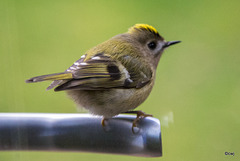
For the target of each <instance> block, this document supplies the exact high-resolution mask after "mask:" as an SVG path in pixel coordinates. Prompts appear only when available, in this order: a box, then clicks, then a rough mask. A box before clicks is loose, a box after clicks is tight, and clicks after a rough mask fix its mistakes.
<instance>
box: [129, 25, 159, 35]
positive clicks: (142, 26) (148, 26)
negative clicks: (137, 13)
mask: <svg viewBox="0 0 240 161" xmlns="http://www.w3.org/2000/svg"><path fill="white" fill-rule="evenodd" d="M135 29H145V30H148V31H151V32H153V33H154V34H158V31H157V30H156V29H155V28H154V27H152V26H150V25H148V24H136V25H134V26H133V27H131V28H130V29H129V30H128V32H129V33H132V32H133V31H134V30H135Z"/></svg>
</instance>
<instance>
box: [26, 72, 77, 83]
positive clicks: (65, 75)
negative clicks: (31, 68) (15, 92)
mask: <svg viewBox="0 0 240 161" xmlns="http://www.w3.org/2000/svg"><path fill="white" fill-rule="evenodd" d="M72 78H73V75H72V73H69V72H63V73H55V74H48V75H42V76H37V77H33V78H30V79H28V80H26V83H35V82H41V81H46V80H51V81H54V80H66V79H72Z"/></svg>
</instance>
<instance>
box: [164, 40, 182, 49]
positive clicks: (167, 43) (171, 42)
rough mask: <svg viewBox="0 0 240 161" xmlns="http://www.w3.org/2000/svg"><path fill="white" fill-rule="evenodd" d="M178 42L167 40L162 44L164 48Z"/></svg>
mask: <svg viewBox="0 0 240 161" xmlns="http://www.w3.org/2000/svg"><path fill="white" fill-rule="evenodd" d="M180 42H181V41H168V42H166V44H165V45H164V48H166V47H169V46H171V45H174V44H178V43H180Z"/></svg>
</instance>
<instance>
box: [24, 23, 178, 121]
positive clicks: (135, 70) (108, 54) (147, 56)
mask: <svg viewBox="0 0 240 161" xmlns="http://www.w3.org/2000/svg"><path fill="white" fill-rule="evenodd" d="M178 42H179V41H172V42H167V41H165V40H164V39H163V37H161V36H160V35H159V33H158V32H157V30H156V29H155V28H153V27H152V26H149V25H146V24H136V25H135V26H133V27H131V28H130V29H129V31H128V32H127V33H124V34H120V35H117V36H114V37H113V38H111V39H109V40H107V41H105V42H103V43H101V44H99V45H97V46H96V47H94V48H92V49H90V50H89V51H87V52H86V54H85V55H83V56H82V57H81V58H80V59H79V60H77V61H76V62H75V63H74V64H73V65H72V66H71V67H69V68H68V69H67V70H66V71H65V72H63V73H56V74H50V75H43V76H39V77H33V78H31V79H29V80H27V81H26V82H27V83H31V82H39V81H45V80H54V81H53V83H52V84H51V85H50V86H49V87H48V88H47V89H52V88H54V87H56V88H55V91H62V90H66V91H67V93H68V95H69V96H70V97H71V98H72V99H73V100H74V101H75V102H76V103H77V105H79V106H80V107H84V108H85V109H87V110H89V111H90V113H92V114H95V115H101V116H103V117H105V118H109V117H112V116H115V115H117V114H119V113H121V112H126V111H129V110H132V109H135V108H136V107H137V106H139V105H140V104H141V103H142V102H143V101H144V100H145V99H146V98H147V97H148V95H149V94H150V92H151V90H152V87H153V85H154V80H155V74H156V68H157V64H158V62H159V59H160V57H161V55H162V52H163V51H164V49H166V48H167V47H168V46H170V45H173V44H176V43H178Z"/></svg>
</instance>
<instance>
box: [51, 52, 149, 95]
mask: <svg viewBox="0 0 240 161" xmlns="http://www.w3.org/2000/svg"><path fill="white" fill-rule="evenodd" d="M83 59H84V58H81V59H79V60H78V61H76V62H75V63H74V64H73V65H72V66H71V67H70V68H69V69H67V70H66V72H67V73H72V76H71V77H69V79H64V80H56V81H54V82H53V83H52V84H51V85H50V86H49V87H48V89H49V88H53V87H55V86H57V85H58V87H57V88H55V91H62V90H104V89H109V88H141V87H143V86H145V85H146V84H148V83H149V82H150V81H151V78H152V73H151V70H150V69H148V68H149V67H148V66H146V65H144V64H143V63H142V62H139V61H138V59H137V58H133V57H130V56H128V57H118V59H114V60H113V59H112V58H111V57H110V56H108V55H106V54H103V53H100V54H95V55H93V56H91V58H88V59H87V60H86V59H84V60H83ZM125 59H127V60H125ZM126 62H127V63H126Z"/></svg>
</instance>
